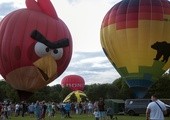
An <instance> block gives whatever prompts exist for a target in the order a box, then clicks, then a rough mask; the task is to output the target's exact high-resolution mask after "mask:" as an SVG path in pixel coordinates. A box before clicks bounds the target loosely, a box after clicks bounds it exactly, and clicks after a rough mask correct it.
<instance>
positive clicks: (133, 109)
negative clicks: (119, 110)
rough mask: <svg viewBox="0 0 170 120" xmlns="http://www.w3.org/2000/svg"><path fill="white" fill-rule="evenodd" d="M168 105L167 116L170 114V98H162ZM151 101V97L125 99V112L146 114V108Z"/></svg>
mask: <svg viewBox="0 0 170 120" xmlns="http://www.w3.org/2000/svg"><path fill="white" fill-rule="evenodd" d="M161 101H163V102H164V103H165V104H167V105H166V108H167V114H166V115H165V116H169V115H170V106H168V105H169V104H170V99H161ZM150 102H151V100H150V99H127V100H126V101H125V113H126V114H128V115H130V116H134V115H139V114H145V112H146V108H147V106H148V104H149V103H150Z"/></svg>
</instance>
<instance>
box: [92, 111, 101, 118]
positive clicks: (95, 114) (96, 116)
mask: <svg viewBox="0 0 170 120" xmlns="http://www.w3.org/2000/svg"><path fill="white" fill-rule="evenodd" d="M93 114H94V117H95V120H99V118H100V113H99V110H98V109H94V112H93Z"/></svg>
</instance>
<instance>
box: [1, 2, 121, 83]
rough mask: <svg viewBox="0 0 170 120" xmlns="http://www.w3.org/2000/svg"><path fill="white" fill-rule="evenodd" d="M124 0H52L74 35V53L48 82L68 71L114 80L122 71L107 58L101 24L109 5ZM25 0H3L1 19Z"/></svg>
mask: <svg viewBox="0 0 170 120" xmlns="http://www.w3.org/2000/svg"><path fill="white" fill-rule="evenodd" d="M119 1H121V0H51V2H52V3H53V5H54V7H55V10H56V12H57V14H58V16H59V17H60V18H61V19H62V20H63V21H64V22H65V24H66V25H67V26H68V28H69V30H70V32H71V35H72V39H73V55H72V59H71V61H70V63H69V66H68V67H67V69H66V71H64V73H63V74H62V75H61V76H60V77H58V78H57V79H56V80H55V81H53V82H52V83H50V84H49V85H55V84H60V83H61V80H62V79H63V77H65V76H67V75H72V74H76V75H80V76H81V77H83V78H84V80H85V84H93V83H101V84H102V83H112V82H113V81H114V80H115V79H117V78H119V77H120V75H119V74H118V73H117V71H116V70H115V69H114V67H113V66H112V65H111V63H110V62H109V61H108V59H107V57H106V56H105V54H104V53H103V51H102V47H101V44H100V26H101V23H102V20H103V18H104V16H105V15H106V13H107V12H108V11H109V9H110V8H111V7H112V6H113V5H115V4H116V3H117V2H119ZM24 7H25V0H17V2H16V0H0V19H2V18H3V17H4V16H5V15H7V14H8V13H9V12H11V11H14V10H16V9H20V8H24Z"/></svg>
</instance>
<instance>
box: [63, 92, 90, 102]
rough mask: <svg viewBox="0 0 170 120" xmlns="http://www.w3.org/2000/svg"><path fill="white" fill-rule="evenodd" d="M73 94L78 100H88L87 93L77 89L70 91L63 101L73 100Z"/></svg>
mask: <svg viewBox="0 0 170 120" xmlns="http://www.w3.org/2000/svg"><path fill="white" fill-rule="evenodd" d="M73 95H74V96H75V98H76V102H81V101H83V100H88V98H87V95H86V94H85V93H84V92H83V91H81V90H75V91H73V92H71V93H69V94H68V95H67V96H66V97H65V99H64V100H63V102H70V101H71V98H72V97H73ZM72 102H75V101H72Z"/></svg>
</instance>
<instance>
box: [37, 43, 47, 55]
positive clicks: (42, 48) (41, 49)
mask: <svg viewBox="0 0 170 120" xmlns="http://www.w3.org/2000/svg"><path fill="white" fill-rule="evenodd" d="M34 49H35V53H36V54H37V55H38V56H39V57H42V56H45V55H47V54H49V51H50V49H49V48H48V47H47V46H46V45H44V44H42V43H40V42H37V43H36V44H35V47H34Z"/></svg>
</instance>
